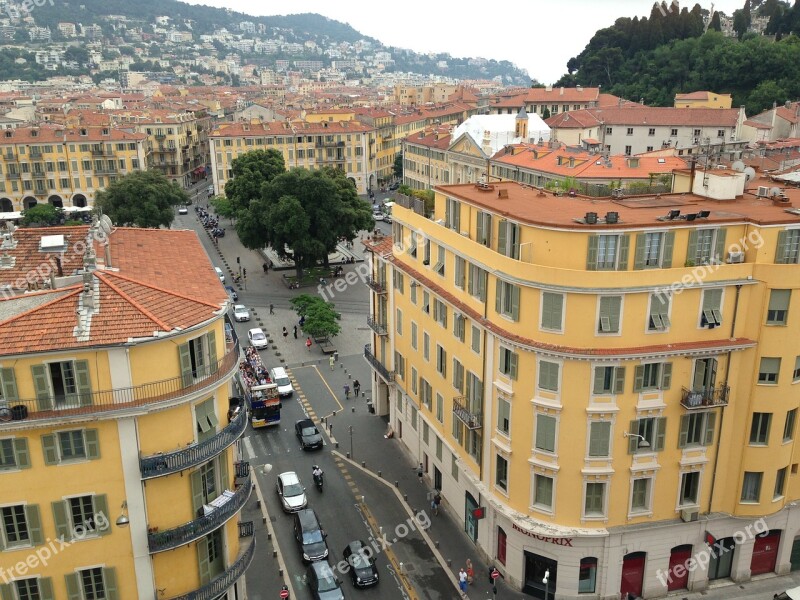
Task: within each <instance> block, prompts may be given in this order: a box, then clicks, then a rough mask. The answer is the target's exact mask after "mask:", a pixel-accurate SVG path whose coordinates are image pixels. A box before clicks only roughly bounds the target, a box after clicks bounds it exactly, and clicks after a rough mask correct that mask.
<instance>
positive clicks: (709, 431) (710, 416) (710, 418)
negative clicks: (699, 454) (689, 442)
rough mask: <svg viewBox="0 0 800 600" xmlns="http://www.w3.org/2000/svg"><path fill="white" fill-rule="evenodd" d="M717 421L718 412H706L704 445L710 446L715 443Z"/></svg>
mask: <svg viewBox="0 0 800 600" xmlns="http://www.w3.org/2000/svg"><path fill="white" fill-rule="evenodd" d="M716 423H717V414H716V413H713V412H709V413H706V431H705V435H704V436H703V445H704V446H710V445H711V444H713V443H714V426H715V425H716Z"/></svg>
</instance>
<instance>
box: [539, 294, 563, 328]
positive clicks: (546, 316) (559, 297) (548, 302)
mask: <svg viewBox="0 0 800 600" xmlns="http://www.w3.org/2000/svg"><path fill="white" fill-rule="evenodd" d="M563 314H564V294H556V293H553V292H542V329H549V330H551V331H561V329H562V327H563Z"/></svg>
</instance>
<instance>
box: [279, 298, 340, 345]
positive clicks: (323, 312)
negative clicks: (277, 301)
mask: <svg viewBox="0 0 800 600" xmlns="http://www.w3.org/2000/svg"><path fill="white" fill-rule="evenodd" d="M289 303H290V304H291V305H292V308H294V310H295V312H296V313H297V315H298V316H299V317H305V320H304V321H303V332H304V333H305V334H306V335H310V336H311V337H313V338H331V337H335V336H337V335H339V332H341V330H342V328H341V326H340V325H339V319H341V318H342V315H341V314H339V313H338V312H336V311H335V310H334V308H335V305H334V304H333V303H332V302H326V301H325V300H323V299H322V298H320V297H319V296H311V295H309V294H301V295H299V296H296V297H294V298H292V299H290V300H289Z"/></svg>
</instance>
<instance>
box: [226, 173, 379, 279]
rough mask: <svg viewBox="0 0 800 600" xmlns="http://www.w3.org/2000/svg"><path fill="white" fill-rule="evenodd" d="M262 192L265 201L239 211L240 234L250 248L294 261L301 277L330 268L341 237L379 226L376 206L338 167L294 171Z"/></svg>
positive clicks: (238, 226)
mask: <svg viewBox="0 0 800 600" xmlns="http://www.w3.org/2000/svg"><path fill="white" fill-rule="evenodd" d="M234 179H235V178H234ZM260 189H261V197H260V198H257V199H252V200H250V202H249V205H248V207H247V209H245V210H242V211H240V212H237V216H238V220H237V224H236V232H237V233H238V234H239V239H240V240H241V241H242V243H243V244H244V245H245V246H246V247H247V248H254V249H255V248H263V247H264V246H271V247H272V248H273V250H275V251H276V252H277V253H278V254H279V255H280V256H281V257H283V258H291V259H293V260H294V263H295V268H296V270H297V277H298V278H302V275H303V269H305V268H307V267H311V266H314V265H316V264H317V263H319V262H322V263H323V264H325V265H326V266H327V263H328V254H329V253H330V252H332V251H333V250H334V249H335V248H336V244H337V243H338V241H339V240H340V239H342V238H345V239H353V238H354V237H356V235H357V234H358V232H359V231H362V230H365V229H372V228H373V226H374V225H375V222H374V221H373V219H372V210H371V208H370V206H369V205H368V204H366V203H365V202H363V201H362V200H361V199H360V198H359V197H358V194H357V193H356V189H355V186H354V185H353V183H352V182H351V181H350V180H349V179H347V177H346V176H345V175H344V173H343V172H341V171H338V170H335V169H321V170H318V171H309V170H308V169H302V168H296V169H292V170H290V171H288V172H284V173H281V174H280V175H278V176H276V177H274V178H273V179H272V180H270V181H267V182H266V183H264V184H263V185H262V186H261V187H260ZM226 191H227V186H226Z"/></svg>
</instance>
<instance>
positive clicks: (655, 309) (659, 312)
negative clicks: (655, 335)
mask: <svg viewBox="0 0 800 600" xmlns="http://www.w3.org/2000/svg"><path fill="white" fill-rule="evenodd" d="M669 302H670V296H669V294H664V293H657V294H650V315H649V317H648V320H647V330H648V331H666V330H667V329H669V326H670V325H671V323H670V319H669Z"/></svg>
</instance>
